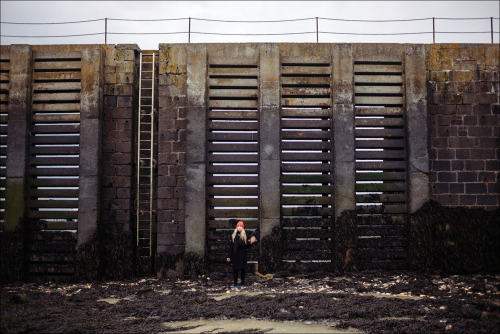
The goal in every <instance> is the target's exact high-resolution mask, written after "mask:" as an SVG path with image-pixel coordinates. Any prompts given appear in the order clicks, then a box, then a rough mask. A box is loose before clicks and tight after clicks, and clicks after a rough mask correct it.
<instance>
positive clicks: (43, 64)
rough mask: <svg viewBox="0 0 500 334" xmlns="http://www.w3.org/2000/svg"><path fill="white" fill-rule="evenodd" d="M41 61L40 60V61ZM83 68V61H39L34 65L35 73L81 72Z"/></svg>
mask: <svg viewBox="0 0 500 334" xmlns="http://www.w3.org/2000/svg"><path fill="white" fill-rule="evenodd" d="M38 60H40V58H39V59H38ZM81 68H82V62H81V61H64V60H61V61H37V60H35V62H34V64H33V69H34V70H35V72H36V71H37V70H56V71H57V70H80V69H81Z"/></svg>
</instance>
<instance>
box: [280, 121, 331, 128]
mask: <svg viewBox="0 0 500 334" xmlns="http://www.w3.org/2000/svg"><path fill="white" fill-rule="evenodd" d="M331 126H332V122H331V121H330V120H287V119H284V120H281V128H282V129H286V128H292V129H329V128H330V127H331Z"/></svg>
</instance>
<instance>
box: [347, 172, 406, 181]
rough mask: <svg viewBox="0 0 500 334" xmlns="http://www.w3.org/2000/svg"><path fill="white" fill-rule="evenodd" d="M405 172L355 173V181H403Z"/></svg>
mask: <svg viewBox="0 0 500 334" xmlns="http://www.w3.org/2000/svg"><path fill="white" fill-rule="evenodd" d="M406 177H407V174H406V173H405V172H385V173H356V181H405V180H406Z"/></svg>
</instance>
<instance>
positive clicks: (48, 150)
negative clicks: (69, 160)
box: [30, 146, 80, 155]
mask: <svg viewBox="0 0 500 334" xmlns="http://www.w3.org/2000/svg"><path fill="white" fill-rule="evenodd" d="M30 151H31V154H46V155H68V154H71V155H72V154H79V153H80V147H78V146H34V147H33V146H32V147H31V150H30Z"/></svg>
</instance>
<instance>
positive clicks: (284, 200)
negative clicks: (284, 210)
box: [281, 192, 333, 205]
mask: <svg viewBox="0 0 500 334" xmlns="http://www.w3.org/2000/svg"><path fill="white" fill-rule="evenodd" d="M325 194H326V195H328V194H329V192H326V193H325ZM323 204H327V205H328V204H330V205H332V204H333V198H332V197H328V196H322V197H316V196H310V197H305V196H295V197H288V196H286V197H285V196H282V197H281V205H323Z"/></svg>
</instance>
